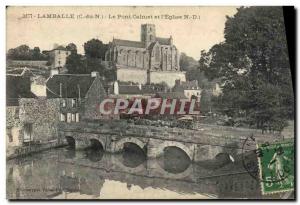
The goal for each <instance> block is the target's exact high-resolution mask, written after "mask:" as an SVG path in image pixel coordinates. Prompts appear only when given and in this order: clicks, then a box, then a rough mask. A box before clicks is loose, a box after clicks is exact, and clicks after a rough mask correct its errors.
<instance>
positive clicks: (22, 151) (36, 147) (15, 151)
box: [6, 140, 67, 160]
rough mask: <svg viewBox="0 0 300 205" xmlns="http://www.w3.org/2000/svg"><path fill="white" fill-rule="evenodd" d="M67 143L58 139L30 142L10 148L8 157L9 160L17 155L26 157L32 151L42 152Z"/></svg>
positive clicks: (7, 153)
mask: <svg viewBox="0 0 300 205" xmlns="http://www.w3.org/2000/svg"><path fill="white" fill-rule="evenodd" d="M66 145H67V144H66V143H64V142H60V141H58V140H52V141H47V142H44V143H38V144H28V145H25V146H21V147H15V148H10V149H9V150H7V152H6V159H7V160H9V159H13V158H16V157H24V156H26V155H29V154H32V153H37V152H42V151H45V150H48V149H52V148H58V147H63V146H66Z"/></svg>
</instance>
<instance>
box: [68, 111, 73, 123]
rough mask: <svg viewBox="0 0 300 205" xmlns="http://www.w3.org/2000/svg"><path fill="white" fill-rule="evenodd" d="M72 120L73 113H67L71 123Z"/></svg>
mask: <svg viewBox="0 0 300 205" xmlns="http://www.w3.org/2000/svg"><path fill="white" fill-rule="evenodd" d="M71 120H72V115H71V113H67V122H68V123H70V122H71Z"/></svg>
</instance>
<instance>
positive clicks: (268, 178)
mask: <svg viewBox="0 0 300 205" xmlns="http://www.w3.org/2000/svg"><path fill="white" fill-rule="evenodd" d="M257 156H258V164H259V173H260V180H261V190H262V194H263V195H266V194H273V193H279V192H285V191H292V190H294V143H293V142H291V141H288V142H275V143H274V144H268V143H263V144H258V145H257Z"/></svg>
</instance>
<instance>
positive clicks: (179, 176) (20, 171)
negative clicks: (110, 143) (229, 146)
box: [6, 147, 262, 199]
mask: <svg viewBox="0 0 300 205" xmlns="http://www.w3.org/2000/svg"><path fill="white" fill-rule="evenodd" d="M6 170H7V198H9V199H175V198H176V199H216V198H261V197H262V196H261V194H260V187H259V183H258V181H257V180H255V179H253V178H252V177H251V176H250V175H249V174H248V173H247V172H246V171H245V169H244V168H243V166H242V163H241V162H240V161H235V162H234V163H233V162H231V161H230V160H229V161H228V160H227V159H226V158H224V157H223V158H222V157H221V158H220V159H217V160H215V161H210V162H203V163H198V164H196V163H192V162H190V161H189V159H188V158H187V156H185V155H184V153H181V152H180V150H176V149H174V150H172V149H170V150H166V152H165V155H164V156H163V157H161V158H159V159H151V160H150V159H147V158H146V157H145V155H144V154H143V153H142V150H135V149H132V148H130V147H129V148H128V149H124V152H122V153H120V154H109V153H104V152H103V151H102V150H97V149H87V150H81V151H80V150H74V149H71V148H69V147H63V148H57V149H51V150H47V151H44V152H41V153H36V154H32V155H30V156H26V157H23V158H17V159H12V160H9V161H8V162H7V166H6Z"/></svg>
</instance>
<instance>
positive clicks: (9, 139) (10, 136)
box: [8, 134, 14, 142]
mask: <svg viewBox="0 0 300 205" xmlns="http://www.w3.org/2000/svg"><path fill="white" fill-rule="evenodd" d="M8 141H9V142H13V141H14V140H13V136H12V134H8Z"/></svg>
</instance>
